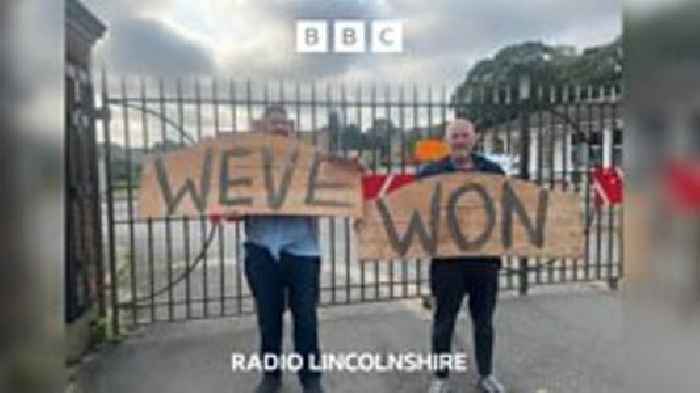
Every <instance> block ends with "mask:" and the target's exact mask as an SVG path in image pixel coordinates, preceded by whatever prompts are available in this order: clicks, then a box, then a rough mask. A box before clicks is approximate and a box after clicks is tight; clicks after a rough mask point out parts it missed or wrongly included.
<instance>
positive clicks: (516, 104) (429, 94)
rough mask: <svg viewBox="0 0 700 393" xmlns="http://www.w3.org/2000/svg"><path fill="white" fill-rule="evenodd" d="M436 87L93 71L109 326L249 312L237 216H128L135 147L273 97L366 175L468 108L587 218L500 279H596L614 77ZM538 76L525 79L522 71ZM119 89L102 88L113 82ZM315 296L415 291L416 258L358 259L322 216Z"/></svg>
mask: <svg viewBox="0 0 700 393" xmlns="http://www.w3.org/2000/svg"><path fill="white" fill-rule="evenodd" d="M523 81H524V82H526V83H520V84H519V85H518V86H474V87H473V88H467V89H458V90H457V91H455V92H454V94H451V95H448V90H447V88H446V87H442V88H440V89H434V88H432V87H421V88H418V87H417V86H408V87H406V86H389V85H387V86H381V87H380V86H377V85H369V86H368V85H361V84H358V85H353V86H349V85H345V84H339V85H323V86H317V85H316V84H314V83H310V84H299V83H292V84H290V83H283V82H279V83H254V82H251V81H243V82H241V81H233V80H227V81H222V80H216V79H209V80H207V81H206V82H204V81H201V80H199V79H194V80H192V79H188V80H185V79H178V80H175V81H169V82H168V83H166V82H165V81H163V80H155V81H154V80H148V81H145V80H143V79H124V78H122V79H121V80H111V79H109V78H107V76H106V75H105V74H103V76H102V83H101V84H102V92H101V99H102V106H103V108H104V109H105V110H103V111H102V112H103V113H105V114H107V116H104V121H103V122H102V126H101V131H102V133H101V143H100V144H99V149H100V152H101V154H100V157H101V158H100V168H101V170H102V171H103V173H102V178H104V179H105V181H104V182H103V184H102V185H101V190H102V193H103V195H104V198H103V202H102V206H103V209H102V211H103V215H104V217H103V222H104V233H105V234H106V236H107V238H106V239H104V242H105V244H106V245H107V246H106V247H105V249H106V259H107V260H108V261H109V272H108V275H109V283H110V286H109V287H110V289H111V290H110V294H109V296H110V299H111V305H112V312H113V318H112V322H113V328H114V330H115V331H116V332H119V330H120V326H121V325H123V324H126V325H127V327H133V326H137V325H140V324H149V323H152V322H154V321H176V320H189V319H199V318H213V317H230V316H237V315H243V314H248V313H251V312H253V310H254V309H253V301H252V299H251V296H250V292H249V290H248V288H247V286H246V284H245V280H244V279H243V277H242V269H241V264H240V262H241V244H242V239H243V238H244V236H245V234H244V232H243V228H242V225H240V224H238V223H232V224H227V225H223V226H213V225H212V224H211V223H210V222H209V221H208V220H207V217H177V218H175V217H163V218H150V219H146V220H143V219H140V218H137V217H136V214H135V211H136V208H137V206H136V198H135V196H136V193H137V191H138V190H137V188H138V183H139V174H140V168H141V163H142V162H143V158H144V156H145V155H147V154H151V153H158V152H165V151H169V150H174V149H180V148H182V147H183V146H188V145H191V144H194V143H196V142H197V141H199V140H200V139H201V138H203V137H207V136H215V135H219V134H221V133H226V132H238V131H239V130H247V129H249V126H250V124H251V122H252V121H253V120H255V119H258V118H259V117H261V114H262V112H263V110H264V108H265V107H266V106H267V105H269V104H280V105H283V106H284V107H285V108H286V109H287V111H288V112H289V114H290V117H291V118H292V119H293V120H294V122H295V126H296V129H297V130H298V131H299V132H300V134H299V135H300V136H301V138H303V139H305V140H307V141H308V142H310V143H313V144H315V145H318V146H325V147H327V148H328V149H329V150H331V151H334V152H336V153H337V154H339V155H343V156H351V155H352V156H358V157H360V159H361V160H362V161H363V163H365V165H366V166H367V167H368V168H369V169H370V170H371V171H373V172H375V173H411V172H413V171H415V169H416V166H417V163H416V162H415V161H414V160H413V159H412V156H413V154H412V151H413V149H414V146H415V144H416V142H417V141H418V140H421V139H424V138H430V137H433V138H435V137H440V136H441V135H442V134H443V132H444V129H445V125H446V123H447V122H448V121H450V120H452V119H454V118H455V116H467V117H469V118H471V119H472V120H473V121H474V122H475V123H476V124H477V125H478V128H479V131H480V134H481V143H480V146H479V148H480V149H481V151H482V152H484V153H488V154H493V155H494V156H493V158H494V159H497V160H499V161H500V162H501V163H502V164H503V165H504V166H506V167H507V168H506V169H507V171H508V172H509V174H510V175H512V176H519V177H523V178H528V179H531V180H532V181H535V182H536V183H538V184H539V185H541V186H543V187H548V188H558V189H563V190H567V191H569V192H576V193H580V194H581V195H583V197H584V198H583V199H584V200H585V209H584V210H585V218H586V222H587V223H588V231H587V236H586V255H585V257H584V258H582V259H555V260H544V259H537V258H534V259H532V260H529V261H528V260H526V259H523V258H505V259H504V269H503V274H502V278H501V285H502V288H504V289H506V290H517V291H519V293H521V294H525V293H526V292H527V291H528V288H529V287H531V286H533V285H544V284H554V283H567V282H580V281H593V280H596V281H607V282H609V283H610V285H611V286H614V285H615V284H616V282H617V280H618V279H619V278H620V277H621V274H622V244H621V241H622V236H621V233H622V228H621V222H622V209H621V207H616V206H601V205H599V204H595V203H593V202H594V198H593V188H592V186H591V168H594V167H596V166H620V165H621V157H622V155H621V154H622V152H621V137H622V121H621V108H620V103H619V101H620V100H619V97H620V91H619V90H618V89H617V88H616V87H584V88H582V87H568V86H555V87H550V86H537V85H536V84H535V83H532V84H530V83H529V81H528V80H527V79H523ZM534 82H536V81H534ZM115 90H116V91H117V93H116V94H112V93H111V92H112V91H115ZM321 227H322V229H321V244H322V253H323V264H322V266H323V270H322V279H321V287H322V299H321V303H322V305H340V304H353V303H358V302H377V301H386V300H393V299H405V298H416V297H422V296H426V295H428V294H429V289H428V288H427V285H426V284H427V279H428V273H427V269H428V261H426V260H420V259H406V260H395V261H372V262H367V263H362V264H360V263H358V262H357V261H356V260H355V255H354V254H355V251H354V250H353V249H352V248H351V247H350V244H351V240H352V239H351V237H352V236H354V235H353V233H352V231H351V230H350V228H351V222H350V219H344V218H326V219H323V220H322V225H321Z"/></svg>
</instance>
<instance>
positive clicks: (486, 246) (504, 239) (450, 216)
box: [356, 174, 584, 260]
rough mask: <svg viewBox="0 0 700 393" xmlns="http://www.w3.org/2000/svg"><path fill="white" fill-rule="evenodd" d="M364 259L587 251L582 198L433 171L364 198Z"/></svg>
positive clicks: (502, 180)
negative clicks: (372, 197) (371, 197)
mask: <svg viewBox="0 0 700 393" xmlns="http://www.w3.org/2000/svg"><path fill="white" fill-rule="evenodd" d="M356 230H357V232H358V233H357V234H358V236H357V238H358V243H359V257H360V259H361V260H368V259H369V260H376V259H393V258H422V257H434V256H444V257H453V256H454V257H457V256H465V255H519V256H547V257H581V256H582V255H583V250H584V226H583V218H582V212H581V205H580V203H579V197H578V196H577V195H575V194H571V193H564V192H559V191H551V190H546V189H543V188H540V187H538V186H537V185H535V184H532V183H527V182H524V181H521V180H513V179H509V178H506V177H504V176H497V175H486V174H449V175H440V176H433V177H429V178H425V179H422V180H420V181H416V182H413V183H410V184H408V185H405V186H403V187H401V188H400V189H397V190H395V191H393V192H391V193H388V194H386V195H385V196H384V197H380V198H378V199H376V200H374V201H369V202H365V212H364V216H363V219H362V220H361V221H360V222H358V224H357V225H356Z"/></svg>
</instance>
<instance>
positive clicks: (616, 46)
mask: <svg viewBox="0 0 700 393" xmlns="http://www.w3.org/2000/svg"><path fill="white" fill-rule="evenodd" d="M621 61H622V38H621V37H618V38H616V39H615V40H613V41H612V42H611V43H609V44H607V45H603V46H599V47H592V48H587V49H584V50H583V51H582V52H581V53H580V54H579V53H577V51H576V49H575V48H574V47H571V46H552V45H547V44H544V43H542V42H532V41H529V42H524V43H521V44H516V45H510V46H507V47H505V48H503V49H501V50H500V51H498V53H496V55H495V56H493V57H492V58H486V59H483V60H481V61H479V62H477V63H476V64H475V65H474V66H473V67H472V68H471V69H470V70H469V72H468V73H467V76H466V78H465V80H464V81H463V82H462V83H461V84H460V85H459V86H458V87H457V88H456V89H455V91H454V93H453V95H452V97H451V99H452V105H453V106H454V107H455V110H456V113H457V115H458V116H464V117H467V118H470V119H472V120H473V121H475V122H476V123H477V125H479V126H480V127H485V128H488V127H491V126H493V125H495V124H500V123H503V122H506V121H509V120H513V119H515V118H516V116H517V115H518V113H519V112H520V111H521V110H523V109H525V110H526V111H528V112H536V111H540V110H553V106H554V105H552V103H551V101H555V102H560V101H561V99H562V96H563V94H564V92H565V91H568V94H569V95H570V96H571V97H570V98H573V94H575V92H576V89H575V86H583V87H587V86H611V87H616V86H617V89H618V90H619V85H620V82H621V79H622V68H621ZM523 77H527V78H529V81H530V84H531V89H530V91H531V99H530V100H528V102H527V105H528V106H526V107H523V103H517V104H511V105H508V104H504V102H506V100H507V98H510V100H511V101H510V102H511V103H515V102H516V101H517V100H518V98H519V97H518V95H517V93H518V88H519V87H520V83H521V80H522V79H523ZM564 86H568V87H569V89H568V90H565V89H564V88H563V87H564ZM552 87H554V89H552ZM583 94H584V96H583V97H584V98H586V95H587V94H588V91H587V90H584V92H583ZM593 94H594V95H595V94H599V90H598V89H594V91H593ZM494 96H496V97H497V98H498V100H497V102H496V101H495V100H494V99H493V97H494ZM591 98H593V97H591Z"/></svg>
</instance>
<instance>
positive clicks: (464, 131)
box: [445, 119, 476, 159]
mask: <svg viewBox="0 0 700 393" xmlns="http://www.w3.org/2000/svg"><path fill="white" fill-rule="evenodd" d="M445 142H447V144H449V145H450V152H451V155H452V158H457V159H465V158H467V159H468V157H469V156H470V155H471V153H472V149H473V148H474V145H475V144H476V127H474V123H472V122H471V121H469V120H467V119H457V120H455V121H453V122H451V123H450V124H449V125H448V126H447V130H445Z"/></svg>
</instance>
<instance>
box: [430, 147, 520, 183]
mask: <svg viewBox="0 0 700 393" xmlns="http://www.w3.org/2000/svg"><path fill="white" fill-rule="evenodd" d="M472 162H473V163H474V170H475V171H477V172H486V173H495V174H499V175H505V174H506V172H505V171H504V170H503V168H501V166H500V165H498V164H496V163H495V162H493V161H491V160H489V159H488V158H486V157H484V156H482V155H481V154H477V153H472ZM456 170H457V168H455V166H454V164H453V163H452V160H450V158H449V157H447V158H443V159H442V160H440V161H436V162H431V163H430V164H427V165H424V166H423V167H421V168H420V169H419V170H418V172H417V173H416V178H418V179H421V178H424V177H428V176H435V175H441V174H443V173H450V172H454V171H456Z"/></svg>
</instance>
